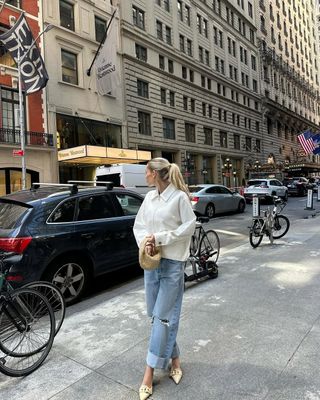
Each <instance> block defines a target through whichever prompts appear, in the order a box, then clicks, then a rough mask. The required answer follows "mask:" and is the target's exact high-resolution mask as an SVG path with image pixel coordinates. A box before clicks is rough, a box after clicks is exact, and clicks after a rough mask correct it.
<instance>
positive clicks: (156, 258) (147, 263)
mask: <svg viewBox="0 0 320 400" xmlns="http://www.w3.org/2000/svg"><path fill="white" fill-rule="evenodd" d="M147 240H148V239H147V238H144V239H143V241H142V242H141V244H140V248H139V264H140V267H141V268H142V269H146V270H152V269H156V268H158V267H159V264H160V260H161V249H160V247H156V248H155V253H154V255H153V256H150V255H149V254H147V252H146V243H147Z"/></svg>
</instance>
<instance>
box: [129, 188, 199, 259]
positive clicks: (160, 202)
mask: <svg viewBox="0 0 320 400" xmlns="http://www.w3.org/2000/svg"><path fill="white" fill-rule="evenodd" d="M195 224H196V216H195V214H194V212H193V210H192V207H191V202H190V199H189V198H188V195H187V194H186V193H185V192H183V191H181V190H179V189H177V188H176V187H175V186H174V185H172V184H170V185H169V186H168V187H167V188H166V189H165V190H164V191H163V192H162V193H160V194H159V193H158V191H157V190H152V191H151V192H148V193H147V195H146V197H145V199H144V201H143V203H142V205H141V207H140V209H139V212H138V214H137V216H136V219H135V223H134V227H133V232H134V235H135V238H136V241H137V243H138V246H140V243H141V242H142V240H143V239H144V238H145V237H146V236H148V235H151V234H153V235H154V236H155V240H156V246H161V255H162V257H163V258H168V259H171V260H179V261H185V260H186V259H187V258H188V256H189V246H190V239H191V236H192V234H193V232H194V230H195Z"/></svg>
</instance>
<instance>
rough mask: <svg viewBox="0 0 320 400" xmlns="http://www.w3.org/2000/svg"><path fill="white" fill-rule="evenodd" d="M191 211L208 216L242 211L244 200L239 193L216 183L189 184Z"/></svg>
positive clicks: (244, 205) (244, 204)
mask: <svg viewBox="0 0 320 400" xmlns="http://www.w3.org/2000/svg"><path fill="white" fill-rule="evenodd" d="M189 191H190V194H191V204H192V208H193V211H194V212H195V214H198V215H206V216H207V217H209V218H212V217H214V215H215V214H219V213H225V212H231V211H236V212H240V213H242V212H244V210H245V208H246V202H245V199H244V197H243V196H241V195H240V194H239V193H236V192H232V191H230V190H229V189H228V188H227V187H225V186H223V185H217V184H203V185H202V184H199V185H192V186H189Z"/></svg>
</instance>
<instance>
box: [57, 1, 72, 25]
mask: <svg viewBox="0 0 320 400" xmlns="http://www.w3.org/2000/svg"><path fill="white" fill-rule="evenodd" d="M59 6H60V25H61V26H63V27H64V28H67V29H70V30H71V31H74V10H73V4H70V3H68V2H67V1H65V0H60V2H59Z"/></svg>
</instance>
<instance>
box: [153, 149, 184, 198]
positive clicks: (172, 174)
mask: <svg viewBox="0 0 320 400" xmlns="http://www.w3.org/2000/svg"><path fill="white" fill-rule="evenodd" d="M148 167H149V168H150V169H151V170H152V171H157V172H158V175H159V179H161V180H162V181H169V182H170V183H172V184H173V185H174V186H175V187H176V188H177V189H179V190H182V191H183V192H185V193H186V194H187V195H189V190H188V187H187V185H186V184H185V182H184V179H183V176H182V174H181V172H180V168H179V166H178V165H177V164H175V163H171V164H170V163H169V161H168V160H166V159H165V158H161V157H157V158H153V159H152V160H150V161H149V162H148Z"/></svg>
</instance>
